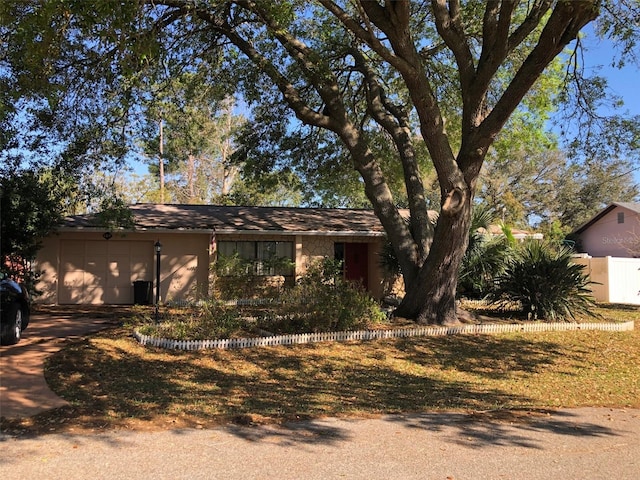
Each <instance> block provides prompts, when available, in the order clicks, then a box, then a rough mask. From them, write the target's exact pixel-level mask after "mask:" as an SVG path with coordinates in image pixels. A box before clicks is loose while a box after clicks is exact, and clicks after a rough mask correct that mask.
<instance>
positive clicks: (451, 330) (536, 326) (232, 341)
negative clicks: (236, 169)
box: [134, 321, 634, 350]
mask: <svg viewBox="0 0 640 480" xmlns="http://www.w3.org/2000/svg"><path fill="white" fill-rule="evenodd" d="M633 329H634V322H633V321H629V322H625V323H566V322H565V323H526V324H525V323H507V324H479V325H460V326H455V327H415V328H402V329H393V330H358V331H353V332H324V333H301V334H297V335H273V336H270V337H256V338H225V339H221V340H174V339H170V338H157V337H152V336H149V335H142V334H141V333H140V332H138V331H137V330H136V331H135V332H134V337H135V338H136V340H137V341H138V342H140V344H141V345H143V346H149V347H160V348H168V349H175V350H205V349H213V348H221V349H232V348H249V347H270V346H277V345H295V344H301V343H318V342H347V341H350V340H376V339H382V338H401V337H424V336H441V335H454V334H488V333H506V332H549V331H569V330H604V331H610V332H622V331H629V330H633Z"/></svg>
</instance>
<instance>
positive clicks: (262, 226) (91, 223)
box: [61, 203, 384, 236]
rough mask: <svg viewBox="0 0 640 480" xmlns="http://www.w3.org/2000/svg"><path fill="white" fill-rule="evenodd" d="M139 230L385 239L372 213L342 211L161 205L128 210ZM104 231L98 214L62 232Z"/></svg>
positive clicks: (72, 220) (76, 219)
mask: <svg viewBox="0 0 640 480" xmlns="http://www.w3.org/2000/svg"><path fill="white" fill-rule="evenodd" d="M129 208H130V209H131V213H132V214H133V218H134V223H135V229H136V230H176V231H180V230H184V231H203V230H208V231H215V232H216V233H240V232H242V233H247V232H248V233H285V234H312V233H316V234H325V235H327V234H337V235H346V234H350V235H366V236H383V235H384V229H383V228H382V225H381V224H380V220H378V218H377V217H376V215H375V214H374V213H373V210H364V209H342V208H288V207H238V206H220V205H186V204H185V205H176V204H171V205H166V204H165V205H162V204H150V203H140V204H135V205H131V206H130V207H129ZM70 229H72V230H76V229H91V230H93V229H104V226H101V225H100V222H99V219H98V217H97V216H96V215H92V214H87V215H75V216H71V217H67V218H66V219H65V220H64V222H63V224H62V225H61V230H70Z"/></svg>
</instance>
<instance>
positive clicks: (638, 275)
mask: <svg viewBox="0 0 640 480" xmlns="http://www.w3.org/2000/svg"><path fill="white" fill-rule="evenodd" d="M574 262H575V263H577V264H579V265H582V266H583V267H584V269H585V273H586V274H587V275H589V277H590V278H591V281H592V282H595V284H593V285H591V291H592V292H593V296H594V298H595V299H596V301H598V302H604V303H624V304H629V305H640V258H622V257H589V256H585V257H576V258H575V259H574Z"/></svg>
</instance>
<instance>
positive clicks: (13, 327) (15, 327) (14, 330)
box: [2, 303, 22, 345]
mask: <svg viewBox="0 0 640 480" xmlns="http://www.w3.org/2000/svg"><path fill="white" fill-rule="evenodd" d="M7 318H8V319H9V325H8V327H9V328H7V334H6V335H5V336H4V337H2V344H3V345H15V344H16V343H18V342H19V341H20V338H21V337H22V309H21V308H20V305H19V304H18V303H13V304H11V306H10V307H9V314H8V315H7Z"/></svg>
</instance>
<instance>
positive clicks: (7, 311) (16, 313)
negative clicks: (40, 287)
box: [0, 273, 31, 345]
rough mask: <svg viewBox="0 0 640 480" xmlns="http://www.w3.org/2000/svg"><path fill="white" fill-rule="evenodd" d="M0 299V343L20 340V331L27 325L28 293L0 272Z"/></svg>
mask: <svg viewBox="0 0 640 480" xmlns="http://www.w3.org/2000/svg"><path fill="white" fill-rule="evenodd" d="M0 299H1V303H0V317H1V321H0V341H1V343H2V345H13V344H15V343H18V342H19V341H20V338H21V337H22V331H23V330H24V329H25V328H27V325H29V315H30V314H31V308H30V302H29V294H28V293H27V291H26V290H25V289H24V288H23V287H21V286H20V285H19V284H17V283H16V282H14V281H13V280H11V279H9V278H5V277H4V275H3V274H1V273H0Z"/></svg>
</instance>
